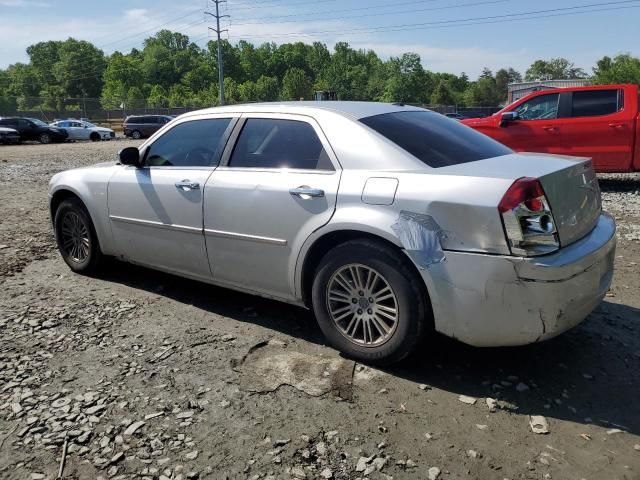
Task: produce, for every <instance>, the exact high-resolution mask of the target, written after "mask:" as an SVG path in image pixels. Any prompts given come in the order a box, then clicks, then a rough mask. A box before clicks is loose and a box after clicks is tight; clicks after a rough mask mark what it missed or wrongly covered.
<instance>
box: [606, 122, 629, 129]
mask: <svg viewBox="0 0 640 480" xmlns="http://www.w3.org/2000/svg"><path fill="white" fill-rule="evenodd" d="M609 126H610V127H611V128H617V129H621V128H624V127H625V125H624V123H610V124H609Z"/></svg>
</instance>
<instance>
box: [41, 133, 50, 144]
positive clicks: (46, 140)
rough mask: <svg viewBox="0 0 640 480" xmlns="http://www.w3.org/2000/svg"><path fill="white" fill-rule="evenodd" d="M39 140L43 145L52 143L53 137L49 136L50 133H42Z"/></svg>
mask: <svg viewBox="0 0 640 480" xmlns="http://www.w3.org/2000/svg"><path fill="white" fill-rule="evenodd" d="M38 140H39V141H40V143H43V144H47V143H51V135H49V134H48V133H41V134H40V136H39V137H38Z"/></svg>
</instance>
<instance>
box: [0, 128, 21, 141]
mask: <svg viewBox="0 0 640 480" xmlns="http://www.w3.org/2000/svg"><path fill="white" fill-rule="evenodd" d="M0 143H2V144H3V145H7V144H9V143H20V134H19V133H18V131H17V130H16V129H14V128H8V127H0Z"/></svg>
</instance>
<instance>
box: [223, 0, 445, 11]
mask: <svg viewBox="0 0 640 480" xmlns="http://www.w3.org/2000/svg"><path fill="white" fill-rule="evenodd" d="M338 1H340V0H304V1H302V2H286V3H284V4H283V2H277V1H274V0H266V1H261V2H247V3H246V4H244V3H242V4H239V5H240V8H234V6H233V5H229V7H230V8H232V9H233V11H236V10H255V9H256V8H269V7H292V6H295V5H310V4H314V5H318V3H329V2H338ZM434 1H436V0H434ZM249 4H250V5H251V6H243V5H249Z"/></svg>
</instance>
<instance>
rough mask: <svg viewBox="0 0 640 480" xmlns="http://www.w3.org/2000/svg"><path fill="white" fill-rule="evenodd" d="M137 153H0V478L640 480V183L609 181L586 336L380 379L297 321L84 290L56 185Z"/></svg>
mask: <svg viewBox="0 0 640 480" xmlns="http://www.w3.org/2000/svg"><path fill="white" fill-rule="evenodd" d="M134 144H135V142H132V141H116V142H104V143H76V144H64V145H21V146H15V147H2V148H0V334H1V337H0V339H1V341H0V477H1V478H7V479H13V478H15V479H25V478H26V479H34V480H36V479H43V478H50V479H53V478H55V477H56V476H57V475H58V471H59V468H60V464H61V460H64V462H65V465H64V478H82V479H84V478H100V477H102V478H105V479H106V478H144V479H152V478H153V479H158V478H159V479H162V480H167V479H174V480H179V479H193V478H212V479H219V478H233V479H235V478H250V479H267V478H269V479H276V478H278V479H280V478H284V479H286V478H309V479H314V478H320V479H323V478H324V479H330V478H333V479H355V478H371V479H389V478H395V479H403V478H416V479H427V478H440V479H458V478H477V479H498V480H503V479H576V480H579V479H583V478H584V479H638V478H640V407H639V406H638V398H639V397H638V395H639V392H640V387H639V385H640V369H639V365H640V339H639V338H638V333H639V332H640V295H638V293H639V292H640V276H639V275H638V271H639V267H638V262H640V235H639V225H640V179H638V178H637V177H634V176H615V175H610V176H607V177H606V178H602V179H601V187H602V190H603V197H604V204H605V208H606V209H607V210H608V211H610V212H612V213H613V214H614V215H615V216H616V219H617V221H618V225H619V244H618V245H619V246H618V254H617V259H616V273H615V276H614V282H613V286H612V289H611V291H610V292H609V294H608V295H607V298H606V299H605V301H604V302H603V303H602V304H601V305H600V306H599V307H598V308H597V310H596V311H595V312H594V313H593V314H592V315H591V316H590V317H589V319H588V320H587V321H585V322H584V323H583V324H581V325H580V326H579V327H577V328H575V329H574V330H572V331H570V332H568V333H566V334H564V335H562V336H560V337H559V338H557V339H554V340H552V341H549V342H546V343H543V344H539V345H532V346H528V347H523V348H513V349H475V348H470V347H466V346H464V345H461V344H458V343H456V342H454V341H452V340H448V339H446V338H442V337H435V338H433V339H431V340H429V341H428V342H426V343H425V345H424V346H423V348H422V349H421V351H420V354H418V355H415V356H413V357H412V358H410V359H409V360H407V361H406V362H404V363H403V364H402V365H399V366H396V367H394V368H392V369H387V370H378V369H372V368H369V367H366V366H363V365H359V364H354V363H353V362H350V361H348V360H346V359H344V358H342V357H341V356H340V355H338V354H337V353H336V352H335V351H333V350H332V349H330V348H328V347H326V346H325V345H324V341H323V339H322V335H321V333H320V331H319V329H318V327H317V326H316V325H315V323H314V321H313V318H312V316H311V315H310V314H309V313H308V312H306V311H304V310H302V309H298V308H295V307H291V306H287V305H283V304H279V303H276V302H272V301H269V300H264V299H260V298H256V297H252V296H248V295H243V294H240V293H235V292H231V291H227V290H224V289H220V288H215V287H211V286H208V285H204V284H199V283H196V282H191V281H187V280H183V279H180V278H176V277H172V276H169V275H164V274H161V273H157V272H154V271H151V270H147V269H143V268H138V267H133V266H129V265H125V264H121V263H118V262H115V261H114V262H112V263H111V264H110V265H109V266H108V268H107V269H106V271H105V272H104V273H103V274H102V275H101V276H99V277H97V278H87V277H82V276H78V275H74V274H72V273H71V272H70V271H69V269H68V268H67V267H66V265H65V264H64V262H62V260H61V259H60V258H59V257H58V255H57V253H56V251H55V248H54V244H53V239H52V234H51V228H50V224H49V219H48V210H47V182H48V180H49V178H50V177H51V175H52V174H53V173H55V172H58V171H60V170H64V169H67V168H71V167H76V166H81V165H87V164H91V163H96V162H100V161H107V160H109V159H112V158H114V156H115V153H116V152H117V150H119V149H120V148H122V146H123V145H134ZM538 416H542V417H543V418H538ZM531 423H533V425H534V427H536V428H538V427H542V428H546V429H547V430H548V433H546V434H536V433H534V432H533V430H532V426H531V425H530V424H531Z"/></svg>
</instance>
